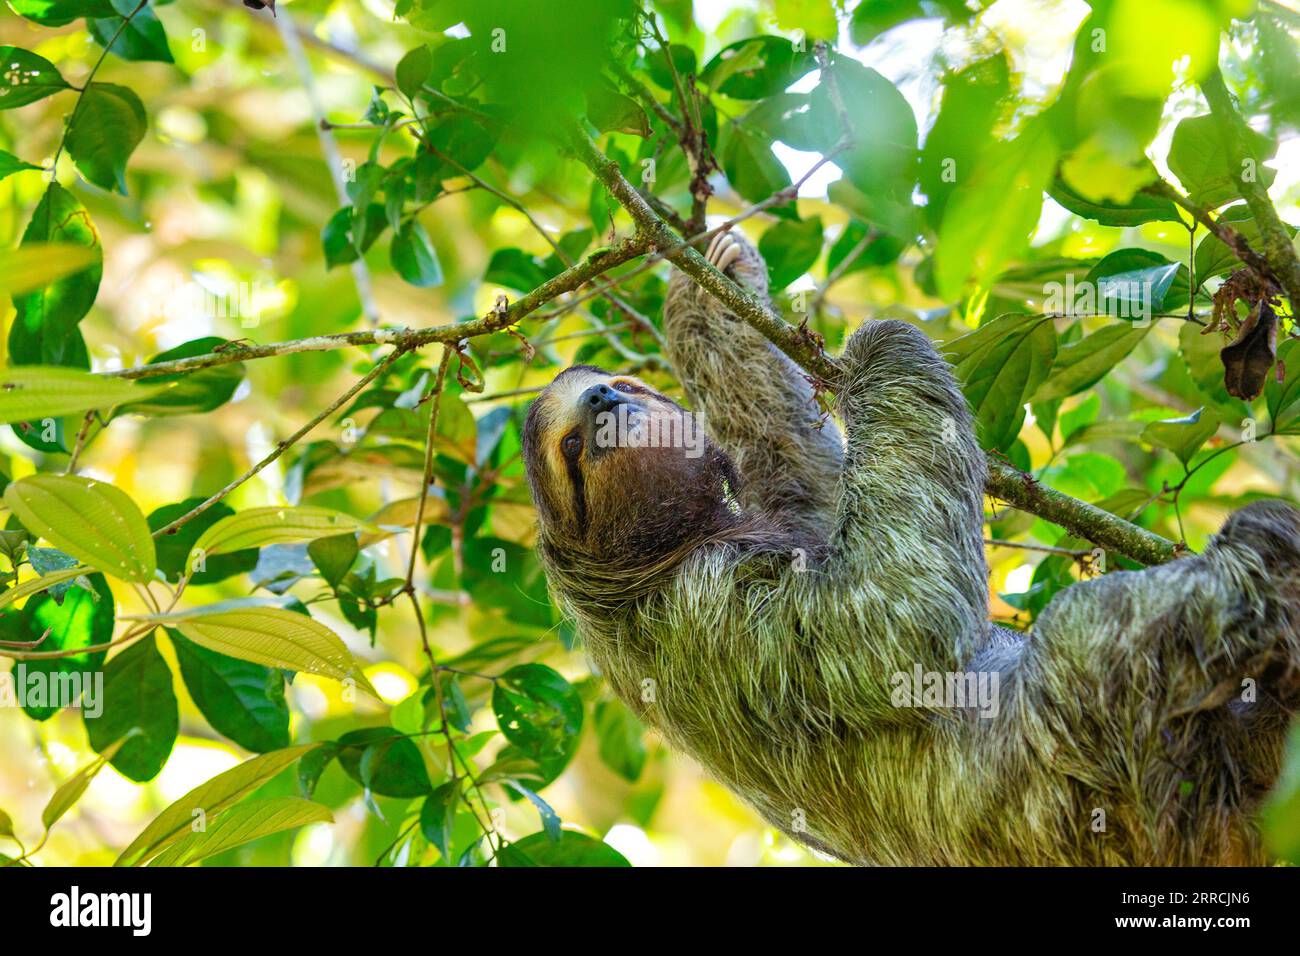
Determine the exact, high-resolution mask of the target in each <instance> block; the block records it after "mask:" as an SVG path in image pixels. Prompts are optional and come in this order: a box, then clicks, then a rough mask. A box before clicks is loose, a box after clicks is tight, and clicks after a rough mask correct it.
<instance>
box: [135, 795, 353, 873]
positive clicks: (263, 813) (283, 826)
mask: <svg viewBox="0 0 1300 956" xmlns="http://www.w3.org/2000/svg"><path fill="white" fill-rule="evenodd" d="M333 822H334V815H333V814H332V813H330V810H329V807H326V806H323V805H322V804H319V803H313V802H312V801H310V800H304V799H303V798H302V797H267V798H266V799H264V800H251V801H249V802H248V803H241V804H240V805H239V806H237V807H232V808H230V809H229V810H227V811H226V812H225V813H223V814H221V816H219V817H218V818H217V819H216V820H215V821H213V822H211V823H210V824H208V826H207V829H205V830H198V831H193V832H190V833H187V834H186V835H185V836H184V837H182V838H181V839H180V840H177V841H176V842H175V843H173V844H172V845H171V846H170V847H168V848H167V849H166V850H164V851H163V852H162V853H160V854H158V856H156V857H154V859H153V860H152V861H151V862H150V863H149V865H150V866H190V865H191V864H194V863H199V862H201V861H203V860H206V859H207V858H208V857H212V856H216V855H217V854H218V853H224V852H226V851H227V850H233V849H234V848H235V847H237V846H243V845H244V844H245V843H251V842H252V841H253V840H258V839H261V838H262V837H265V836H270V835H271V834H273V833H283V832H284V831H285V830H295V829H297V828H298V827H303V826H307V825H309V824H312V823H333Z"/></svg>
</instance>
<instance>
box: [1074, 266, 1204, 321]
mask: <svg viewBox="0 0 1300 956" xmlns="http://www.w3.org/2000/svg"><path fill="white" fill-rule="evenodd" d="M1084 281H1085V282H1087V283H1088V284H1089V285H1090V286H1091V287H1092V288H1094V289H1095V290H1096V299H1097V302H1096V309H1095V311H1096V312H1097V313H1100V314H1103V315H1109V316H1115V317H1118V318H1122V319H1135V318H1136V319H1150V318H1151V316H1152V315H1154V314H1155V313H1157V312H1164V311H1167V310H1168V309H1171V308H1175V307H1177V306H1179V305H1186V304H1187V299H1188V281H1187V267H1186V266H1184V265H1183V264H1182V263H1179V262H1170V261H1169V260H1168V259H1165V258H1164V257H1163V256H1161V255H1160V254H1158V253H1154V252H1150V251H1149V250H1146V249H1118V250H1116V251H1115V252H1112V253H1110V254H1109V255H1108V256H1106V257H1105V258H1104V259H1102V260H1101V261H1100V262H1098V263H1097V264H1096V265H1095V266H1093V267H1092V269H1091V270H1089V272H1088V275H1087V276H1086V277H1085V279H1084ZM1090 291H1091V290H1090Z"/></svg>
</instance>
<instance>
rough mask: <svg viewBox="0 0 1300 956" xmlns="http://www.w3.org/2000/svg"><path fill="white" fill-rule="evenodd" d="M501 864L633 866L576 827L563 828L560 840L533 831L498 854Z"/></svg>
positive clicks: (608, 847) (621, 855) (612, 849)
mask: <svg viewBox="0 0 1300 956" xmlns="http://www.w3.org/2000/svg"><path fill="white" fill-rule="evenodd" d="M497 862H498V864H499V865H501V866H631V865H632V864H631V863H629V862H628V861H627V858H626V857H625V856H623V854H621V853H619V852H618V851H617V850H615V849H614V848H613V847H612V846H610V845H609V844H608V843H602V842H601V841H600V840H597V839H596V838H595V837H590V836H587V834H585V833H578V832H577V831H575V830H562V831H561V832H560V839H559V840H558V841H554V840H552V839H551V838H550V837H549V836H548V835H547V834H546V833H534V834H533V835H532V836H526V837H524V838H523V839H522V840H516V841H515V842H514V843H511V844H510V845H508V846H507V847H505V848H504V849H503V850H502V851H501V853H500V854H499V855H498V857H497Z"/></svg>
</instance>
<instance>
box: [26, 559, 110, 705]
mask: <svg viewBox="0 0 1300 956" xmlns="http://www.w3.org/2000/svg"><path fill="white" fill-rule="evenodd" d="M71 571H72V573H74V574H76V575H77V576H78V577H80V576H81V575H86V574H88V573H89V569H88V568H84V567H77V568H73V569H71ZM56 573H62V572H56ZM53 576H54V575H47V576H46V578H43V579H42V580H44V581H46V583H47V584H48V581H49V578H51V577H53ZM83 581H84V585H85V586H83V587H77V588H72V589H70V590H69V591H68V592H67V593H66V594H64V595H63V596H62V598H61V599H60V600H56V599H55V597H54V595H53V594H41V595H39V596H37V597H34V598H32V599H31V600H30V601H28V602H27V604H26V605H24V607H23V609H22V610H21V611H16V610H15V611H7V612H5V617H6V618H8V619H9V620H13V621H16V622H21V624H20V625H19V628H18V630H19V633H17V634H14V635H13V638H17V639H19V640H24V641H36V640H40V638H41V637H42V636H43V637H44V638H45V640H44V641H42V642H41V645H40V650H43V651H62V652H65V653H67V654H68V656H67V657H58V658H45V659H41V658H38V659H36V660H31V661H26V662H24V663H25V667H26V670H27V673H28V674H29V675H37V674H40V675H44V677H45V678H46V681H45V686H46V687H47V688H50V689H51V690H53V689H54V688H56V687H58V688H66V689H68V690H73V689H75V688H76V683H75V682H74V681H75V680H76V679H77V678H80V679H81V687H82V689H83V691H85V690H90V691H94V692H96V696H95V697H94V699H91V697H90V696H88V695H85V694H83V696H82V698H81V705H82V708H83V710H84V711H92V710H97V709H99V708H100V707H102V705H103V703H104V700H103V696H102V694H98V688H95V687H94V685H93V684H90V683H89V682H90V681H92V680H93V679H94V675H95V674H96V673H97V672H98V671H100V670H102V668H103V666H104V659H105V657H107V655H108V652H107V651H106V650H102V649H101V650H96V651H88V650H86V649H87V648H92V647H100V648H102V647H103V645H105V644H107V643H108V642H109V641H111V640H112V639H113V623H114V622H113V614H114V610H115V607H114V602H113V592H112V591H110V590H109V588H108V582H106V581H105V580H104V576H103V575H102V574H93V575H89V576H88V577H86V578H84V579H83ZM15 590H21V588H16V589H15ZM10 593H11V592H8V591H6V592H5V594H4V597H8V596H9V594H10ZM11 615H12V617H10V616H11ZM11 639H12V638H11ZM78 652H80V653H78ZM70 703H72V701H70V700H67V699H57V700H51V699H46V700H44V701H42V700H39V699H33V697H32V695H31V694H29V695H28V697H27V699H26V701H25V702H24V706H23V711H24V712H25V713H26V714H27V716H28V717H30V718H31V719H32V720H37V721H44V720H49V719H50V718H51V717H53V716H54V715H55V714H56V713H58V712H59V710H60V708H61V707H62V706H64V705H65V704H70Z"/></svg>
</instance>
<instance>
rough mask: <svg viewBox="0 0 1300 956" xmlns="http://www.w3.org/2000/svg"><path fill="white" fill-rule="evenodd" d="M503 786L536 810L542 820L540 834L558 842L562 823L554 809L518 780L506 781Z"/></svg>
mask: <svg viewBox="0 0 1300 956" xmlns="http://www.w3.org/2000/svg"><path fill="white" fill-rule="evenodd" d="M505 785H506V786H507V787H509V788H510V789H511V790H514V791H515V792H516V793H519V794H520V795H522V796H523V797H524V798H525V799H526V800H527V801H528V802H529V803H531V804H532V805H533V806H534V807H535V808H536V809H537V814H538V816H540V817H541V819H542V832H543V833H545V834H546V836H547V838H548V839H550V840H551V841H552V842H555V843H558V842H559V840H560V826H561V824H562V821H561V820H560V815H559V814H558V813H556V812H555V810H554V808H552V807H551V805H550V804H549V803H547V802H546V801H545V800H543V799H542V798H541V797H539V796H538V795H537V794H535V793H533V791H531V790H529V789H528V788H527V787H525V786H524V785H523V784H521V783H520V782H519V781H518V780H507V781H505Z"/></svg>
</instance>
